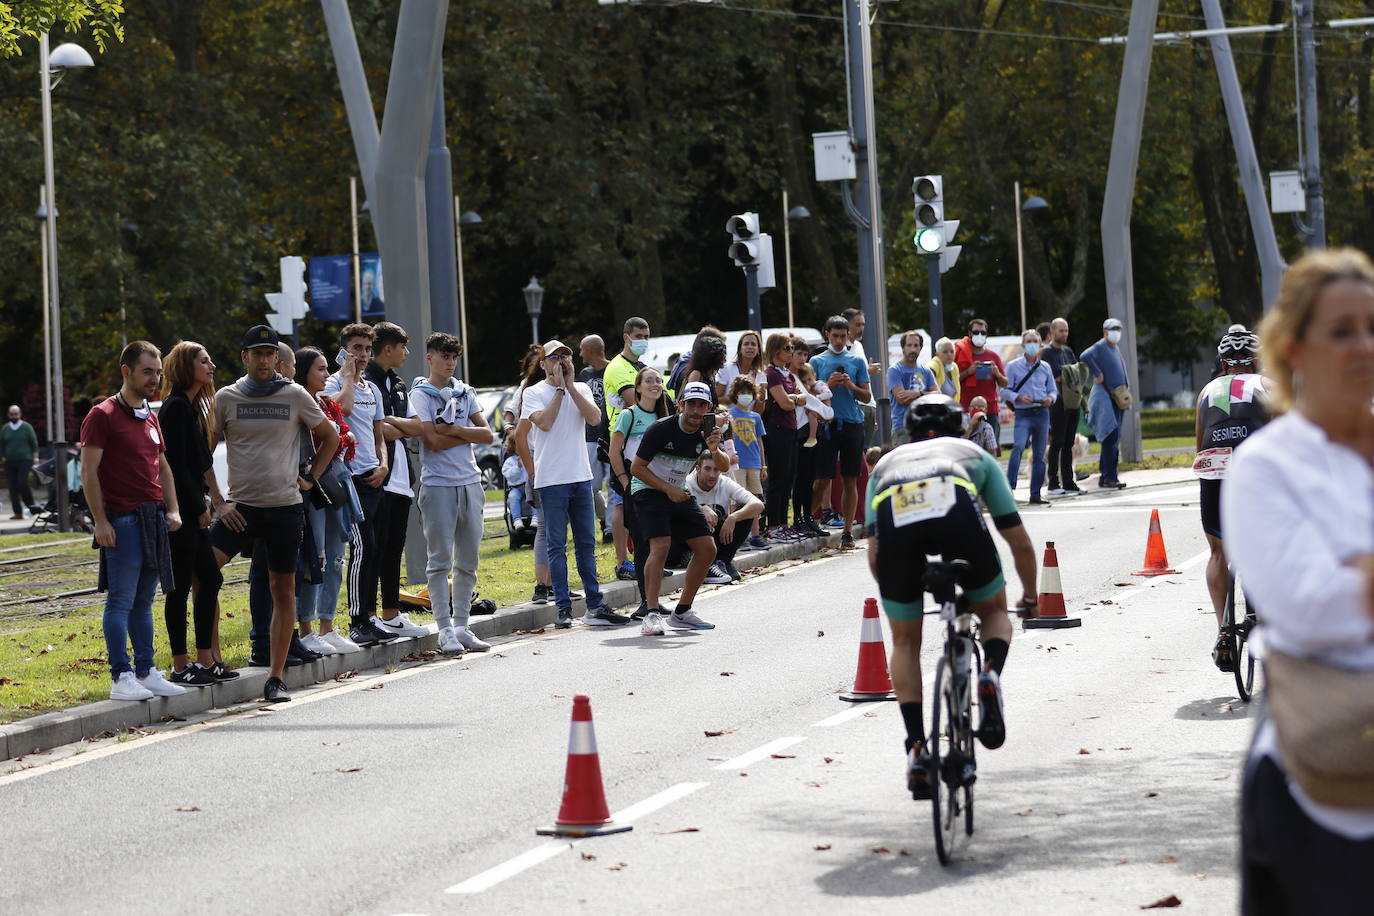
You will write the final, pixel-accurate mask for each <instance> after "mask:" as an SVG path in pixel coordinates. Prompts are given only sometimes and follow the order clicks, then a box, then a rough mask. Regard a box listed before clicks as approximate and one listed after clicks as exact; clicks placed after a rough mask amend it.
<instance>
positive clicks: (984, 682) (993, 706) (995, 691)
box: [978, 671, 1007, 751]
mask: <svg viewBox="0 0 1374 916" xmlns="http://www.w3.org/2000/svg"><path fill="white" fill-rule="evenodd" d="M978 708H979V709H981V710H982V711H983V716H982V720H981V721H980V722H979V725H978V740H979V741H981V742H982V743H983V747H985V748H987V749H988V750H990V751H992V750H996V749H997V748H999V747H1001V746H1002V744H1003V742H1005V741H1006V740H1007V723H1006V721H1005V720H1004V719H1003V718H1002V682H1001V679H1000V678H998V676H997V672H996V671H984V672H983V673H982V674H980V675H978Z"/></svg>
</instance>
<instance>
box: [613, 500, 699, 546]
mask: <svg viewBox="0 0 1374 916" xmlns="http://www.w3.org/2000/svg"><path fill="white" fill-rule="evenodd" d="M632 498H633V499H634V503H635V521H636V522H638V524H639V535H640V536H641V537H643V538H645V539H646V540H653V539H654V538H673V539H674V540H678V541H690V540H691V539H692V538H697V537H708V538H709V537H711V526H710V525H708V524H706V516H704V515H702V514H701V507H700V506H698V505H697V504H696V500H694V499H692V498H691V497H688V498H687V499H684V500H683V501H682V502H680V503H675V502H673V501H672V500H671V499H669V498H668V494H667V493H664V492H663V491H661V490H640V491H638V492H636V493H635V494H634V495H633V497H632Z"/></svg>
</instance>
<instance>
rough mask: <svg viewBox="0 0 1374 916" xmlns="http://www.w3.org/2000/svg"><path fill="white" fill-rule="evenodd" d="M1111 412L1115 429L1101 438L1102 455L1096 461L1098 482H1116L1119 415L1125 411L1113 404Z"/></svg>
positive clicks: (1119, 433)
mask: <svg viewBox="0 0 1374 916" xmlns="http://www.w3.org/2000/svg"><path fill="white" fill-rule="evenodd" d="M1112 413H1114V414H1116V429H1114V430H1112V431H1111V433H1110V434H1109V435H1108V436H1107V438H1105V439H1103V440H1102V455H1101V458H1100V459H1099V461H1098V463H1097V482H1098V483H1116V462H1117V458H1118V457H1119V455H1118V453H1117V447H1118V446H1119V445H1120V444H1121V415H1122V414H1123V413H1125V411H1123V410H1122V409H1121V408H1120V407H1117V406H1116V405H1115V404H1113V405H1112Z"/></svg>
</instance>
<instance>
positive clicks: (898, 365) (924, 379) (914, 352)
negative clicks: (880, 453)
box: [887, 331, 936, 432]
mask: <svg viewBox="0 0 1374 916" xmlns="http://www.w3.org/2000/svg"><path fill="white" fill-rule="evenodd" d="M923 346H925V340H924V339H923V338H922V337H921V332H920V331H907V332H906V333H905V334H903V335H902V358H901V360H900V361H898V362H895V363H893V364H892V365H891V366H890V367H888V370H887V390H888V396H889V397H891V398H892V430H893V432H896V431H897V430H899V429H902V428H904V427H905V425H906V405H908V404H910V403H911V402H912V401H914V400H916V399H917V398H919V397H920V396H921V395H923V394H930V393H931V392H934V391H935V390H936V388H935V376H934V374H933V373H931V371H930V370H929V369H927V368H926V367H925V366H922V365H921V363H920V360H921V348H922V347H923Z"/></svg>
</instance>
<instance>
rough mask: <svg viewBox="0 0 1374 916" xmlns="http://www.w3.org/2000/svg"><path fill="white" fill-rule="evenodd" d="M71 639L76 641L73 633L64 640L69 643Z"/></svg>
mask: <svg viewBox="0 0 1374 916" xmlns="http://www.w3.org/2000/svg"><path fill="white" fill-rule="evenodd" d="M73 639H76V634H75V633H69V634H67V639H66V641H67V642H71V641H72V640H73Z"/></svg>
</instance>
